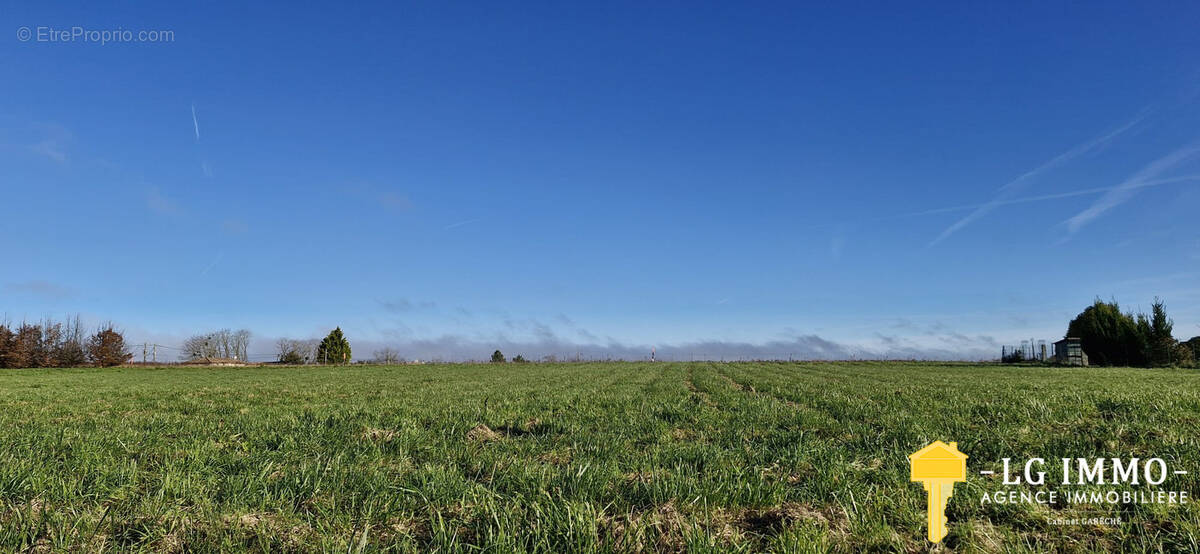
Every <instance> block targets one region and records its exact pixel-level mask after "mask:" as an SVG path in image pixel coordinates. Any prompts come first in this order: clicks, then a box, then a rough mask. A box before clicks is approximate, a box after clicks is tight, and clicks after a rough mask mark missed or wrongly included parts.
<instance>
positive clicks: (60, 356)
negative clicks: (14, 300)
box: [0, 315, 133, 369]
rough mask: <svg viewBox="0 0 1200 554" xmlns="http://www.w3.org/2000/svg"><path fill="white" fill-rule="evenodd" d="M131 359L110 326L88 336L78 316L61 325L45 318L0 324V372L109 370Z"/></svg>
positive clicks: (98, 329) (117, 334)
mask: <svg viewBox="0 0 1200 554" xmlns="http://www.w3.org/2000/svg"><path fill="white" fill-rule="evenodd" d="M132 357H133V355H132V354H130V353H129V351H128V349H127V348H126V345H125V335H124V334H123V333H122V332H121V331H120V330H118V329H117V328H116V326H114V325H113V324H112V323H111V322H109V323H104V324H101V325H100V326H98V327H97V328H96V330H95V331H94V332H92V333H90V334H89V333H88V332H87V331H85V330H84V328H83V324H82V323H81V322H80V318H79V316H78V315H75V316H73V317H68V318H67V319H66V320H65V321H61V322H59V321H54V320H52V319H50V318H46V319H45V320H43V321H40V322H35V323H30V322H22V323H21V324H20V325H14V324H12V323H10V322H8V321H4V322H2V323H0V368H5V369H17V368H37V367H80V366H89V365H90V366H99V367H110V366H115V365H121V364H123V363H126V362H128V361H129V360H130V359H131V358H132Z"/></svg>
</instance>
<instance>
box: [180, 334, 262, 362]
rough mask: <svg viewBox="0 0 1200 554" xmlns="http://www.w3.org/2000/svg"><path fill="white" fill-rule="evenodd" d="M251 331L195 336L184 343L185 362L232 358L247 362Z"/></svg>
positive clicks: (181, 356) (182, 357) (183, 355)
mask: <svg viewBox="0 0 1200 554" xmlns="http://www.w3.org/2000/svg"><path fill="white" fill-rule="evenodd" d="M250 336H251V335H250V331H249V330H247V329H238V330H237V331H230V330H229V329H221V330H219V331H213V332H211V333H206V334H202V335H193V336H191V337H188V339H187V340H185V341H183V353H182V354H180V355H179V357H180V358H181V359H183V360H202V359H206V358H232V359H238V360H245V359H246V358H247V350H249V348H250Z"/></svg>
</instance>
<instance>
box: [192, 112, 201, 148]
mask: <svg viewBox="0 0 1200 554" xmlns="http://www.w3.org/2000/svg"><path fill="white" fill-rule="evenodd" d="M192 129H194V130H195V131H196V142H200V120H199V119H197V118H196V104H195V103H193V104H192Z"/></svg>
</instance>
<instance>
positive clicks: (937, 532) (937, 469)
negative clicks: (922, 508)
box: [908, 441, 967, 542]
mask: <svg viewBox="0 0 1200 554" xmlns="http://www.w3.org/2000/svg"><path fill="white" fill-rule="evenodd" d="M908 461H909V463H910V464H911V466H912V467H911V470H912V480H913V481H920V482H922V483H924V484H925V494H926V496H927V497H928V500H929V541H930V542H942V539H943V538H945V537H946V533H948V532H949V531H947V530H946V502H947V501H949V500H950V497H951V496H952V495H953V494H954V483H957V482H962V481H966V480H967V455H966V454H963V453H962V452H959V451H958V443H957V442H952V443H950V444H946V443H944V442H942V441H933V443H931V444H930V445H929V446H926V447H925V448H922V449H920V450H918V451H916V452H913V453H912V454H910V455H909V456H908Z"/></svg>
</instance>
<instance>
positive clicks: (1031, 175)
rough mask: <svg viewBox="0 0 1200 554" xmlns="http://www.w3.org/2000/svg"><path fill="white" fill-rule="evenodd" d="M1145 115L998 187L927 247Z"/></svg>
mask: <svg viewBox="0 0 1200 554" xmlns="http://www.w3.org/2000/svg"><path fill="white" fill-rule="evenodd" d="M1146 114H1147V112H1146V110H1143V111H1142V113H1140V114H1138V116H1137V117H1135V118H1133V119H1132V120H1130V121H1129V122H1128V123H1126V124H1124V125H1122V126H1120V127H1118V128H1116V129H1114V130H1112V131H1110V132H1108V133H1106V134H1104V135H1101V136H1099V137H1096V138H1093V139H1091V140H1089V141H1087V142H1084V143H1082V144H1079V145H1077V146H1075V147H1074V148H1071V149H1070V150H1067V151H1066V152H1063V153H1062V154H1059V155H1057V156H1055V157H1053V158H1051V159H1049V160H1047V161H1046V162H1045V163H1043V164H1041V165H1039V166H1037V167H1035V168H1033V169H1031V170H1029V171H1026V172H1025V173H1023V174H1021V175H1020V176H1019V177H1017V178H1016V179H1013V180H1012V181H1009V182H1008V183H1005V185H1004V186H1002V187H1000V191H999V194H997V195H996V197H995V198H993V199H992V201H991V202H988V203H986V204H982V205H980V206H979V207H978V208H976V209H975V211H973V212H971V213H969V214H967V215H966V216H965V217H963V218H962V219H959V220H958V221H956V222H954V224H953V225H951V226H949V227H947V228H946V229H945V230H944V231H942V233H941V234H940V235H938V236H937V238H935V239H933V242H930V243H929V246H935V245H937V244H938V243H940V242H942V241H943V240H946V239H947V238H949V237H950V235H953V234H954V233H956V232H958V231H959V230H961V229H962V228H964V227H966V226H967V225H970V224H971V223H972V222H974V221H975V220H976V219H979V218H981V217H983V216H984V215H987V213H988V212H990V211H992V210H993V209H995V208H996V207H997V206H1000V205H1002V204H1003V202H1004V201H1005V200H1007V199H1008V198H1009V197H1010V196H1011V195H1012V194H1014V193H1016V192H1018V191H1020V190H1022V189H1024V188H1025V187H1027V186H1029V183H1031V182H1032V181H1034V180H1035V179H1037V177H1038V176H1040V175H1041V174H1042V173H1045V172H1047V171H1049V170H1051V169H1054V168H1056V167H1058V166H1061V165H1063V164H1065V163H1067V162H1069V161H1071V160H1073V159H1075V158H1078V157H1079V156H1082V155H1084V154H1087V153H1089V152H1092V151H1094V150H1097V149H1099V148H1101V147H1103V146H1105V145H1107V144H1108V143H1110V142H1112V141H1113V140H1115V139H1116V138H1117V137H1119V136H1121V134H1123V133H1125V132H1126V131H1128V130H1129V129H1132V128H1133V127H1134V126H1135V125H1137V124H1138V123H1141V121H1142V120H1143V119H1145V118H1146Z"/></svg>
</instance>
